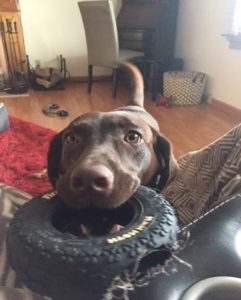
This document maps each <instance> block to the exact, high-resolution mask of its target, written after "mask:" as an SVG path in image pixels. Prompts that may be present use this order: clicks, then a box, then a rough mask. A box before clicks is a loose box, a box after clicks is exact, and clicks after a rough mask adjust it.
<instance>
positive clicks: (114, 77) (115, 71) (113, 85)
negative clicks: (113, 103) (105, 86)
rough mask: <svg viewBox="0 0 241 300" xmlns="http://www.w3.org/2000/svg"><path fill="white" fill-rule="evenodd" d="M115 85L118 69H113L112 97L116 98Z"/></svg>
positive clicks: (116, 83)
mask: <svg viewBox="0 0 241 300" xmlns="http://www.w3.org/2000/svg"><path fill="white" fill-rule="evenodd" d="M117 85H118V69H113V79H112V98H116V94H117Z"/></svg>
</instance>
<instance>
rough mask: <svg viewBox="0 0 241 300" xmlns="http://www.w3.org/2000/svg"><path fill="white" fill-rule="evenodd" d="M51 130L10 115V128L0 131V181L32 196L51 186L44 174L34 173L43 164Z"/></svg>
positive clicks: (44, 163) (44, 165) (44, 166)
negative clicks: (41, 175)
mask: <svg viewBox="0 0 241 300" xmlns="http://www.w3.org/2000/svg"><path fill="white" fill-rule="evenodd" d="M54 134H55V132H54V131H53V130H50V129H47V128H43V127H41V126H38V125H35V124H32V123H29V122H25V121H23V120H20V119H17V118H15V117H10V128H9V129H8V130H7V131H5V132H2V133H0V151H1V155H0V182H4V183H6V184H7V185H11V186H14V187H16V188H18V189H21V190H23V191H25V192H27V193H29V194H31V195H33V196H36V195H39V194H42V193H44V192H46V191H48V190H50V189H51V188H52V187H51V185H50V183H49V181H48V177H47V175H46V174H45V175H44V176H43V177H41V178H38V176H36V173H39V172H41V171H43V170H44V169H45V168H46V167H47V152H48V145H49V141H50V139H51V138H52V137H53V135H54Z"/></svg>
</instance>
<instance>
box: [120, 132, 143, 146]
mask: <svg viewBox="0 0 241 300" xmlns="http://www.w3.org/2000/svg"><path fill="white" fill-rule="evenodd" d="M141 139H142V136H141V134H140V133H139V132H137V131H134V130H132V131H129V132H128V133H127V134H126V136H125V138H124V140H125V141H126V142H127V143H133V144H134V143H139V142H140V141H141Z"/></svg>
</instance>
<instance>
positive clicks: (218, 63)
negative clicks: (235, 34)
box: [176, 0, 241, 108]
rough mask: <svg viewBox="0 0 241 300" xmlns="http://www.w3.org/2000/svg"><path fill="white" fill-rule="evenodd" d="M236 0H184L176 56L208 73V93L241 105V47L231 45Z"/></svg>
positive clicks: (196, 68) (188, 66)
mask: <svg viewBox="0 0 241 300" xmlns="http://www.w3.org/2000/svg"><path fill="white" fill-rule="evenodd" d="M233 7H234V0H222V1H220V0H205V1H203V0H180V9H179V18H178V29H177V41H176V57H181V58H183V59H184V65H185V69H187V70H197V71H202V72H205V73H207V74H208V76H209V84H208V93H209V97H210V98H212V97H213V98H215V99H218V100H221V101H223V102H226V103H228V104H230V105H233V106H236V107H238V108H241V49H240V50H235V49H230V48H229V43H228V41H227V40H226V38H225V37H223V36H222V34H224V33H228V32H230V29H231V23H232V18H231V17H232V11H233Z"/></svg>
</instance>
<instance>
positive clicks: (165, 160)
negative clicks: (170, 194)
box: [152, 129, 178, 190]
mask: <svg viewBox="0 0 241 300" xmlns="http://www.w3.org/2000/svg"><path fill="white" fill-rule="evenodd" d="M152 132H153V148H154V151H155V154H156V157H157V160H158V163H159V166H158V170H157V173H156V176H155V183H154V184H153V185H154V186H155V187H156V188H158V189H159V190H162V189H163V188H164V186H165V185H166V184H167V183H168V182H169V181H170V179H171V178H172V177H173V176H174V175H175V174H176V172H177V170H178V164H177V161H176V159H175V157H174V155H173V152H172V144H171V142H170V141H169V140H168V139H167V138H166V137H165V136H164V135H162V134H160V133H158V132H157V131H156V130H154V129H152Z"/></svg>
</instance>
